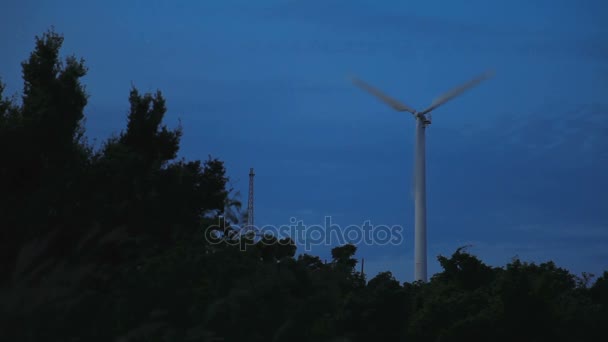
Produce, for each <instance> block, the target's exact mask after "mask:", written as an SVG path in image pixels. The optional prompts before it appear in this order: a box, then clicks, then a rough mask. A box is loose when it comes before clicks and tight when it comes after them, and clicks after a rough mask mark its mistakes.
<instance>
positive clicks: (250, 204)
mask: <svg viewBox="0 0 608 342" xmlns="http://www.w3.org/2000/svg"><path fill="white" fill-rule="evenodd" d="M253 176H255V173H253V168H250V169H249V198H248V200H247V230H248V231H251V230H255V229H254V226H253Z"/></svg>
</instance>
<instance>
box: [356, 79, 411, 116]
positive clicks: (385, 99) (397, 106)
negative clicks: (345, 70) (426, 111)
mask: <svg viewBox="0 0 608 342" xmlns="http://www.w3.org/2000/svg"><path fill="white" fill-rule="evenodd" d="M351 81H352V82H353V84H354V85H356V86H357V87H359V88H361V89H363V90H365V91H366V92H368V93H370V94H372V95H374V96H375V97H377V98H378V99H380V100H381V101H382V102H384V103H386V104H387V105H389V106H391V107H392V108H393V109H395V110H396V111H399V112H410V113H412V114H415V113H416V111H415V110H414V109H412V108H411V107H408V106H407V105H405V104H403V103H401V102H399V101H397V100H395V99H393V98H392V97H390V96H388V95H386V94H384V93H383V92H381V91H380V90H378V89H376V88H374V87H372V86H371V85H369V84H367V83H366V82H364V81H362V80H360V79H358V78H356V77H351Z"/></svg>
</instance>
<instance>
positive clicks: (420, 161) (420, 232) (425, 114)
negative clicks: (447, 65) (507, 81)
mask: <svg viewBox="0 0 608 342" xmlns="http://www.w3.org/2000/svg"><path fill="white" fill-rule="evenodd" d="M493 74H494V73H493V72H492V71H488V72H485V73H484V74H481V75H480V76H477V77H476V78H474V79H472V80H470V81H468V82H466V83H464V84H463V85H461V86H458V87H456V88H454V89H452V90H450V91H448V92H447V93H445V94H444V95H442V96H440V97H438V98H437V99H435V100H434V101H433V102H432V103H431V105H430V106H429V107H428V108H427V109H425V110H423V111H421V112H418V111H416V110H415V109H412V107H409V106H407V105H405V104H403V103H401V102H399V101H397V100H395V99H393V98H391V97H389V96H388V95H386V94H384V93H383V92H381V91H380V90H378V89H376V88H374V87H372V86H371V85H369V84H367V83H365V82H364V81H362V80H360V79H358V78H356V77H352V82H353V83H354V84H355V85H356V86H358V87H359V88H361V89H363V90H365V91H367V92H368V93H370V94H372V95H374V96H375V97H377V98H378V99H380V100H381V101H382V102H384V103H386V104H388V105H389V106H391V107H392V108H393V109H395V110H396V111H399V112H409V113H412V115H414V118H415V119H416V146H415V152H414V155H415V157H414V208H415V209H414V221H415V223H414V263H415V264H414V281H423V282H426V281H427V273H426V271H427V262H426V256H427V254H426V170H425V154H426V151H425V128H426V126H428V125H430V124H431V116H430V112H431V111H432V110H434V109H436V108H437V107H439V106H441V105H442V104H444V103H446V102H447V101H449V100H451V99H453V98H454V97H456V96H458V95H460V94H462V93H463V92H464V91H466V90H468V89H469V88H472V87H473V86H475V85H477V84H478V83H480V82H481V81H483V80H486V79H488V78H490V77H491V76H492V75H493Z"/></svg>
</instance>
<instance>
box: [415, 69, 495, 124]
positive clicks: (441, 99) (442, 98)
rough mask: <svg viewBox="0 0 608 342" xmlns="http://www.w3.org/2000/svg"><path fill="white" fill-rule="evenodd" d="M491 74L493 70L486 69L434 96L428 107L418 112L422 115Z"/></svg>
mask: <svg viewBox="0 0 608 342" xmlns="http://www.w3.org/2000/svg"><path fill="white" fill-rule="evenodd" d="M492 76H494V71H486V72H485V73H483V74H481V75H479V76H477V77H475V78H474V79H472V80H470V81H468V82H466V83H465V84H463V85H461V86H458V87H456V88H454V89H452V90H450V91H448V92H447V93H445V94H443V95H441V96H440V97H438V98H436V99H435V100H434V101H433V103H432V104H431V105H430V106H429V108H427V109H425V110H423V111H422V112H421V113H420V114H422V115H424V114H426V113H428V112H430V111H432V110H433V109H435V108H437V107H439V106H441V105H442V104H444V103H446V102H448V101H449V100H451V99H453V98H455V97H456V96H458V95H460V94H462V93H464V92H465V91H467V90H469V89H470V88H473V87H474V86H476V85H477V84H479V83H481V82H482V81H484V80H487V79H488V78H491V77H492Z"/></svg>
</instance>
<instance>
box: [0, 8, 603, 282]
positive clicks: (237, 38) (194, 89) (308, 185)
mask: <svg viewBox="0 0 608 342" xmlns="http://www.w3.org/2000/svg"><path fill="white" fill-rule="evenodd" d="M51 26H54V28H55V30H56V31H57V32H59V33H61V34H63V35H64V37H65V43H64V46H63V50H62V52H63V54H64V56H67V55H69V54H75V55H77V56H79V57H83V58H84V59H85V61H86V65H87V66H88V67H89V72H88V75H87V76H86V77H85V78H84V83H85V84H86V88H87V91H88V92H89V94H90V99H89V105H88V106H87V108H86V128H87V136H88V138H89V141H90V142H95V144H96V146H100V145H101V143H102V142H103V141H104V140H105V139H107V138H108V137H109V136H110V135H111V134H116V133H119V132H120V130H122V129H123V128H125V124H126V114H127V111H128V107H129V105H128V95H129V90H130V88H131V85H135V86H136V87H137V88H138V89H139V90H140V91H142V92H143V91H156V90H157V89H159V90H161V91H162V92H163V94H164V96H165V98H166V100H167V107H168V113H167V116H166V123H167V124H168V126H170V127H175V126H177V124H178V122H179V121H181V124H182V126H183V130H184V136H183V139H182V145H181V152H180V157H184V158H186V159H206V158H207V156H208V155H212V156H214V157H218V158H220V159H221V160H223V161H225V163H226V167H227V169H228V173H229V176H230V178H231V181H232V186H233V187H234V188H235V189H236V190H239V191H240V192H241V200H242V201H243V202H244V204H246V202H247V186H248V172H249V168H250V167H254V168H255V171H256V183H255V185H256V196H255V201H256V225H260V226H262V225H277V226H278V225H286V224H289V223H290V218H292V217H295V218H297V219H298V220H303V222H304V224H306V225H309V224H323V221H324V217H325V216H331V217H332V221H333V223H335V224H339V225H341V226H343V227H345V226H347V225H362V224H363V223H364V222H365V221H366V220H370V221H371V223H372V224H374V225H376V224H383V225H391V226H392V225H401V226H403V227H404V233H405V235H404V238H405V240H404V241H403V242H402V243H401V244H400V245H398V246H377V245H376V246H374V245H370V246H367V245H362V244H361V245H359V251H358V252H357V256H358V258H365V268H366V273H368V275H369V276H373V275H374V274H375V273H377V272H379V271H384V270H390V271H391V272H393V274H394V275H395V276H396V277H397V278H398V279H399V280H402V281H411V280H412V279H413V273H414V272H413V246H414V244H413V236H414V234H413V224H414V216H413V214H414V210H413V209H414V204H413V197H412V168H413V161H414V154H413V152H414V146H413V143H414V126H415V121H414V120H413V118H412V116H411V115H410V114H408V113H398V112H395V111H393V110H392V109H390V108H389V107H387V106H386V105H384V104H383V103H381V102H379V101H378V100H376V99H375V98H373V97H372V96H370V95H368V94H366V93H364V92H362V91H361V90H360V89H358V88H356V87H354V86H353V85H352V84H351V83H350V82H349V81H348V79H347V76H348V75H351V74H355V75H357V76H359V77H361V78H362V79H364V80H366V81H368V82H369V83H371V84H373V85H375V86H377V87H378V88H381V89H383V90H385V91H386V92H387V93H388V94H390V95H392V96H393V97H395V98H397V99H399V100H401V101H403V102H404V103H406V104H408V105H410V106H412V107H414V108H417V109H423V108H425V107H426V106H428V105H429V104H430V103H431V102H432V100H433V99H434V98H435V97H437V96H438V95H441V94H442V93H443V92H444V91H447V90H449V89H450V88H452V87H453V86H456V85H458V84H460V83H461V82H464V81H467V80H468V79H470V78H472V77H474V76H475V75H477V74H479V73H481V72H483V71H485V70H487V69H493V70H495V72H496V74H495V76H494V78H492V79H490V80H488V81H485V82H484V83H482V84H480V85H479V86H478V87H476V88H474V89H472V90H470V91H468V92H466V93H465V94H464V95H462V96H461V97H458V98H456V99H454V100H453V101H451V102H449V103H448V104H446V105H444V106H442V107H440V108H439V109H437V110H436V111H434V112H433V122H432V124H431V125H430V126H429V127H428V130H427V186H428V188H427V189H428V192H427V198H428V209H427V210H428V251H429V276H430V275H432V274H433V273H435V272H438V271H439V270H440V266H439V264H438V263H437V261H436V256H437V255H440V254H442V255H450V254H452V253H453V252H454V251H455V249H456V248H457V247H459V246H463V245H472V247H471V248H470V251H471V252H473V253H474V254H476V255H478V256H479V257H480V258H481V259H482V260H483V261H485V262H487V263H489V264H491V265H494V266H501V265H504V264H506V263H507V262H509V261H511V259H512V258H513V257H515V256H519V257H520V258H521V259H522V260H525V261H534V262H542V261H547V260H553V261H555V262H556V263H557V265H558V266H562V267H565V268H568V269H569V270H571V271H573V272H575V273H578V274H580V272H583V271H586V272H591V273H595V274H599V273H600V272H601V271H602V270H607V269H608V177H607V174H608V97H607V96H606V95H607V94H608V2H607V1H605V0H543V1H539V0H508V1H506V0H505V1H502V0H500V1H488V0H485V1H481V0H467V1H438V0H425V1H389V0H382V1H378V0H376V1H373V0H365V1H364V0H350V1H346V0H324V1H320V0H308V1H287V0H260V1H251V0H248V1H245V0H238V1H237V0H221V1H219V0H218V1H210V0H209V1H203V0H200V1H162V2H161V1H153V0H146V1H124V0H121V1H117V0H107V1H96V2H93V1H66V0H56V1H33V0H4V1H3V2H2V4H1V5H0V46H1V47H2V50H1V53H0V77H1V78H2V81H3V82H4V83H6V84H7V92H6V93H7V94H9V95H10V94H17V95H18V96H19V95H20V91H21V89H22V80H21V67H20V63H21V62H22V61H23V60H25V59H26V58H28V56H29V53H30V52H31V51H32V50H33V48H34V37H35V36H36V35H40V34H42V33H43V32H44V31H46V30H47V29H49V28H50V27H51ZM330 248H331V247H330V246H315V247H314V248H313V250H312V251H311V252H310V253H311V254H315V255H319V256H321V257H322V258H323V259H328V258H329V250H330ZM299 252H303V250H302V249H299Z"/></svg>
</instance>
